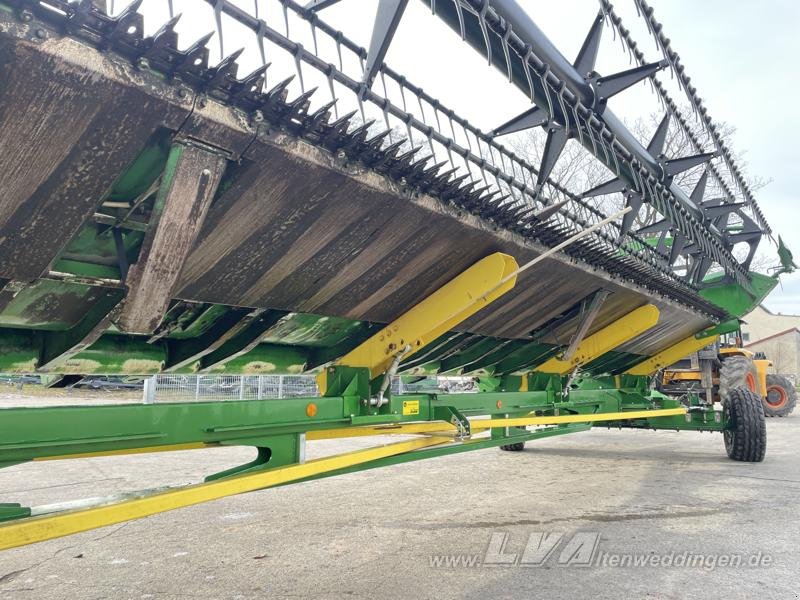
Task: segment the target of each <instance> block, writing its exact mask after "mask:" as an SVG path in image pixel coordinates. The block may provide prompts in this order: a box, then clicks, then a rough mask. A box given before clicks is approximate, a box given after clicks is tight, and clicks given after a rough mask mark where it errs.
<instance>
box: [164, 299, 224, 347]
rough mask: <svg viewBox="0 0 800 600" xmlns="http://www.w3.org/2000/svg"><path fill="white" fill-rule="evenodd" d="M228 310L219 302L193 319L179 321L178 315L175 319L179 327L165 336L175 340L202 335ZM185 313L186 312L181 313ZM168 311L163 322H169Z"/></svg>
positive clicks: (180, 319)
mask: <svg viewBox="0 0 800 600" xmlns="http://www.w3.org/2000/svg"><path fill="white" fill-rule="evenodd" d="M229 310H230V308H229V307H227V306H222V305H220V304H212V305H211V306H209V307H208V308H206V309H205V310H203V312H202V313H201V314H200V315H199V316H198V317H197V318H195V319H194V320H190V321H188V322H186V323H181V321H182V318H181V317H179V318H178V319H177V322H178V324H179V325H180V327H179V328H178V329H177V330H176V331H174V332H173V333H170V334H169V335H168V336H167V337H168V338H170V339H176V340H186V339H191V338H196V337H199V336H201V335H203V334H204V333H205V332H206V331H208V329H209V328H210V327H211V326H212V325H213V324H214V323H216V322H217V320H218V319H219V318H220V317H222V316H223V315H224V314H225V313H227V312H228V311H229ZM182 314H183V315H186V314H187V313H182ZM170 317H171V315H170V313H167V316H166V317H165V318H164V324H167V323H169V322H170ZM187 318H189V319H191V316H187Z"/></svg>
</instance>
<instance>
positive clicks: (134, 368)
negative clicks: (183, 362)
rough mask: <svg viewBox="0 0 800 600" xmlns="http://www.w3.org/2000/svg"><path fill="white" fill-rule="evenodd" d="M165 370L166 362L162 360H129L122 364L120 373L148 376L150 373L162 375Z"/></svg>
mask: <svg viewBox="0 0 800 600" xmlns="http://www.w3.org/2000/svg"><path fill="white" fill-rule="evenodd" d="M163 368H164V361H161V360H148V359H145V358H128V359H126V360H125V361H124V362H123V363H122V366H121V367H120V372H121V373H130V374H134V375H148V374H150V373H160V372H161V370H162V369H163Z"/></svg>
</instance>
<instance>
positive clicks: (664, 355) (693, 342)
mask: <svg viewBox="0 0 800 600" xmlns="http://www.w3.org/2000/svg"><path fill="white" fill-rule="evenodd" d="M718 337H719V336H718V335H710V336H708V337H701V338H700V339H698V338H696V337H695V336H693V335H692V336H689V337H687V338H685V339H683V340H681V341H680V342H678V343H677V344H674V345H672V346H670V347H669V348H667V349H666V350H662V351H661V352H659V353H658V354H654V355H653V356H651V357H650V358H648V359H647V360H645V361H642V362H640V363H639V364H638V365H636V366H634V367H631V368H630V369H628V370H627V371H625V374H626V375H652V374H653V373H655V372H656V371H658V370H659V369H663V368H664V367H668V366H669V365H671V364H673V363H675V362H676V361H679V360H680V359H682V358H685V357H687V356H689V355H690V354H692V353H693V352H697V351H698V350H700V349H701V348H705V347H706V346H708V345H709V344H713V343H714V342H715V341H716V340H717V338H718Z"/></svg>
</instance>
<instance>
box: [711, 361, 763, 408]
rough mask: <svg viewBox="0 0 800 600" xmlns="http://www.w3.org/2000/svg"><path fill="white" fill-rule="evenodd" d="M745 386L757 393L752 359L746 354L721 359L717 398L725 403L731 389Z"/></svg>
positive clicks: (756, 378)
mask: <svg viewBox="0 0 800 600" xmlns="http://www.w3.org/2000/svg"><path fill="white" fill-rule="evenodd" d="M736 388H747V389H749V390H750V391H751V392H753V393H754V394H757V393H758V371H757V370H756V365H755V363H754V362H753V360H752V359H750V358H747V357H746V356H731V357H729V358H726V359H724V360H723V361H722V367H720V370H719V400H720V402H722V404H725V403H726V401H727V400H728V395H729V394H730V392H731V390H734V389H736Z"/></svg>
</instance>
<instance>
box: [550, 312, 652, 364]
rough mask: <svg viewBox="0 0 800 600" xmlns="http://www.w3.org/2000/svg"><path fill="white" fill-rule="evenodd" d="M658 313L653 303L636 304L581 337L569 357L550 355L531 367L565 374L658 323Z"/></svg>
mask: <svg viewBox="0 0 800 600" xmlns="http://www.w3.org/2000/svg"><path fill="white" fill-rule="evenodd" d="M658 317H659V310H658V308H657V307H656V306H655V305H653V304H645V305H644V306H640V307H639V308H637V309H636V310H634V311H632V312H629V313H628V314H627V315H625V316H624V317H622V318H620V319H617V320H616V321H614V322H613V323H611V324H610V325H607V326H606V327H603V328H602V329H601V330H600V331H598V332H597V333H593V334H592V335H590V336H589V337H587V338H586V339H585V340H583V341H582V342H581V343H580V344H578V347H577V349H576V350H575V352H574V354H573V355H572V357H571V358H570V359H569V360H561V359H560V358H551V359H550V360H548V361H547V362H546V363H544V364H542V365H539V366H538V367H536V369H535V370H536V371H539V372H541V373H555V374H558V375H566V374H567V373H569V372H570V371H572V370H573V369H575V368H576V367H578V366H580V365H584V364H586V363H588V362H590V361H593V360H594V359H596V358H599V357H601V356H603V354H605V353H606V352H609V351H611V350H613V349H614V348H616V347H617V346H620V345H622V344H624V343H625V342H627V341H628V340H632V339H633V338H635V337H636V336H638V335H641V334H643V333H644V332H645V331H647V330H648V329H651V328H652V327H654V326H655V325H656V323H658Z"/></svg>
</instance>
